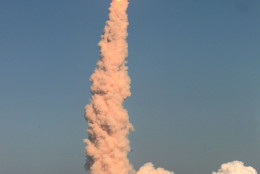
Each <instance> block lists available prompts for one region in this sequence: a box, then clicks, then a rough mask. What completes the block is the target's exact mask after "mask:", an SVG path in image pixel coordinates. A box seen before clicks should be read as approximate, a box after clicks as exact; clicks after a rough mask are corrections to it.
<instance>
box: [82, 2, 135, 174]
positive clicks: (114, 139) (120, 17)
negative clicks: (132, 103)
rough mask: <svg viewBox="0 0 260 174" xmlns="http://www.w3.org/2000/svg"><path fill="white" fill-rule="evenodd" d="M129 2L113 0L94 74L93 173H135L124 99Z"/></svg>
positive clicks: (90, 109) (89, 114)
mask: <svg viewBox="0 0 260 174" xmlns="http://www.w3.org/2000/svg"><path fill="white" fill-rule="evenodd" d="M127 7H128V1H127V0H113V2H112V3H111V7H110V9H109V20H108V21H107V22H106V26H105V29H104V33H103V35H102V39H101V41H100V42H99V48H100V59H99V61H98V62H97V68H96V69H95V71H94V73H93V74H92V76H91V78H90V81H91V82H92V87H91V92H92V94H93V95H92V97H91V102H90V104H89V105H87V106H86V114H85V118H86V120H87V121H88V125H89V128H88V130H87V132H88V134H89V138H88V139H86V140H85V142H86V143H87V146H86V149H85V151H86V154H87V157H88V159H87V164H86V168H87V170H88V171H89V172H90V173H91V174H119V173H120V174H128V173H134V170H133V168H132V166H131V165H130V163H129V160H128V159H127V153H128V152H129V151H130V147H129V140H128V138H127V136H128V134H129V131H130V130H133V126H132V125H131V124H130V123H129V119H128V113H127V111H126V110H125V109H124V108H123V102H124V100H125V99H126V98H127V97H129V96H130V95H131V93H130V78H129V76H128V72H127V67H126V60H125V59H126V57H127V54H128V53H127V48H128V45H127V42H126V38H127V26H128V19H127V14H126V10H127Z"/></svg>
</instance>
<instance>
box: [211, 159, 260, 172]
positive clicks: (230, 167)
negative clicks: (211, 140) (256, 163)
mask: <svg viewBox="0 0 260 174" xmlns="http://www.w3.org/2000/svg"><path fill="white" fill-rule="evenodd" d="M212 174H257V171H256V170H255V169H254V168H253V167H250V166H244V163H243V162H241V161H233V162H229V163H225V164H222V165H221V168H220V169H219V170H218V172H212Z"/></svg>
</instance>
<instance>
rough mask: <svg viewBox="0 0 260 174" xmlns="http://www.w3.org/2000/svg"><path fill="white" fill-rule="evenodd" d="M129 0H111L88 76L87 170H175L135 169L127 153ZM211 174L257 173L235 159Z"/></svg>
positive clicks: (127, 173) (122, 173) (161, 173)
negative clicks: (95, 58)
mask: <svg viewBox="0 0 260 174" xmlns="http://www.w3.org/2000/svg"><path fill="white" fill-rule="evenodd" d="M127 8H128V0H113V1H112V3H111V6H110V8H109V19H108V21H107V22H106V26H105V29H104V33H103V35H102V37H101V41H100V42H99V44H98V45H99V48H100V57H99V60H98V62H97V67H96V69H95V71H94V73H93V74H92V75H91V77H90V81H91V82H92V86H91V92H92V97H91V100H90V104H88V105H87V106H86V107H85V118H86V120H87V122H88V129H87V133H88V135H89V137H88V139H85V140H84V141H85V142H86V144H87V145H86V148H85V152H86V155H87V162H86V165H85V167H86V169H87V170H88V172H89V173H90V174H135V173H136V174H174V173H173V172H170V171H167V170H164V169H162V168H157V169H155V168H154V167H153V165H152V163H147V164H145V165H144V166H142V167H141V168H140V170H139V171H137V172H136V171H135V170H134V168H133V167H132V165H131V164H130V162H129V160H128V158H127V154H128V152H129V151H130V146H129V140H128V134H129V133H130V131H131V130H133V129H134V128H133V126H132V125H131V123H130V122H129V117H128V113H127V111H126V109H125V108H124V107H123V102H124V101H125V99H126V98H127V97H129V96H130V95H131V92H130V78H129V76H128V72H127V66H126V57H127V55H128V44H127V42H126V38H127V35H128V34H127V26H128V17H127V13H126V11H127ZM213 174H257V172H256V171H255V170H254V169H253V168H251V167H245V166H244V164H243V163H242V162H238V161H234V162H231V163H227V164H224V165H222V166H221V169H219V171H218V173H216V172H213Z"/></svg>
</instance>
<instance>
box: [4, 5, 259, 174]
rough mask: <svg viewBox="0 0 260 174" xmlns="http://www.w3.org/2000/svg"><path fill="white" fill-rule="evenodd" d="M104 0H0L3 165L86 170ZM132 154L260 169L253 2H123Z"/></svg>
mask: <svg viewBox="0 0 260 174" xmlns="http://www.w3.org/2000/svg"><path fill="white" fill-rule="evenodd" d="M109 3H110V2H109V1H108V0H92V1H91V0H75V1H69V0H63V1H62V3H61V1H57V0H38V1H34V0H26V1H20V0H0V20H1V23H0V173H4V174H16V173H17V174H35V173H37V174H46V173H51V174H71V173H78V174H83V173H86V172H85V171H84V168H83V165H84V162H85V161H84V160H85V155H84V146H85V144H84V143H83V141H82V140H83V139H84V138H85V137H87V134H86V133H85V130H86V129H87V123H86V122H85V120H84V118H83V113H84V106H85V104H87V103H88V102H89V98H90V90H89V88H90V85H91V84H90V82H89V80H88V79H89V77H90V75H91V73H92V72H93V70H94V68H95V64H96V62H97V60H98V55H99V51H98V47H97V43H98V42H99V40H100V35H101V34H102V32H103V28H104V25H105V21H106V20H107V13H108V10H107V8H108V7H109ZM128 14H129V22H130V26H129V29H128V31H129V38H128V43H129V57H128V66H129V75H130V76H131V79H132V84H131V91H132V96H131V97H130V98H128V99H127V101H126V103H125V106H126V108H127V110H128V112H129V116H130V120H131V122H132V123H133V125H134V127H135V132H133V133H132V134H131V135H130V139H131V147H132V149H133V151H132V152H130V153H129V158H130V160H131V163H132V164H133V165H134V166H135V168H136V169H138V168H139V167H140V166H142V165H143V164H144V163H146V162H152V163H154V165H155V166H156V167H163V168H166V169H168V170H173V171H175V172H176V173H177V174H210V173H211V171H213V170H214V171H216V170H217V169H218V168H219V166H220V164H222V163H224V162H228V161H233V160H241V161H244V162H245V164H246V165H251V166H253V167H254V168H255V169H257V171H258V172H260V107H259V106H260V90H259V89H260V78H259V77H260V68H259V67H260V51H259V50H260V49H259V48H260V20H259V16H260V1H258V0H228V1H227V0H197V1H194V0H182V1H179V0H131V1H130V6H129V10H128Z"/></svg>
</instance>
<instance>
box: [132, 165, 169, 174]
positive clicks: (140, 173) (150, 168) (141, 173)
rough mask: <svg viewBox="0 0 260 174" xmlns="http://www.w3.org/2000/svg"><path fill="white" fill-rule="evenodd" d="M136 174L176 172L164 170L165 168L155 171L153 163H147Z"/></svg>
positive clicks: (167, 173)
mask: <svg viewBox="0 0 260 174" xmlns="http://www.w3.org/2000/svg"><path fill="white" fill-rule="evenodd" d="M136 174H174V172H170V171H167V170H164V169H163V168H157V169H155V168H154V166H153V164H152V163H146V164H145V165H144V166H142V167H141V168H140V169H139V171H138V172H137V173H136Z"/></svg>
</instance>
